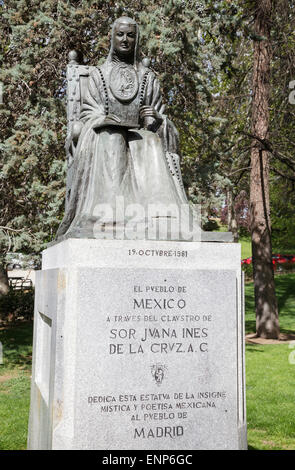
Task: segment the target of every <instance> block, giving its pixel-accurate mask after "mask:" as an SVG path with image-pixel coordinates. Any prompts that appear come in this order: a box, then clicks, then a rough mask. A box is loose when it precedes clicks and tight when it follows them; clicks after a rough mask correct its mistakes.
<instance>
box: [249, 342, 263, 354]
mask: <svg viewBox="0 0 295 470" xmlns="http://www.w3.org/2000/svg"><path fill="white" fill-rule="evenodd" d="M264 351H265V350H264V349H263V348H260V347H259V346H258V347H257V345H255V344H250V343H247V353H248V352H255V353H256V352H259V353H263V352H264Z"/></svg>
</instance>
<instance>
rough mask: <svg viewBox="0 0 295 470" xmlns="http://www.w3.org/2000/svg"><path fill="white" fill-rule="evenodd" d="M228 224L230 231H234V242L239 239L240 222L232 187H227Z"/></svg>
mask: <svg viewBox="0 0 295 470" xmlns="http://www.w3.org/2000/svg"><path fill="white" fill-rule="evenodd" d="M226 198H227V225H228V231H229V232H232V234H233V239H234V243H238V241H239V231H238V222H237V217H236V211H235V206H234V200H233V192H232V190H231V188H227V196H226Z"/></svg>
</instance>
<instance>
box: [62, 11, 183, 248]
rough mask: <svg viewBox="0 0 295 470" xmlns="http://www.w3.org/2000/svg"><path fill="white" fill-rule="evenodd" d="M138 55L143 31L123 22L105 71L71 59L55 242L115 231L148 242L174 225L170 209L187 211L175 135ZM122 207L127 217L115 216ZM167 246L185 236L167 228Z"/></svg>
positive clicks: (124, 19)
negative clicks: (63, 194)
mask: <svg viewBox="0 0 295 470" xmlns="http://www.w3.org/2000/svg"><path fill="white" fill-rule="evenodd" d="M138 51H139V29H138V26H137V24H136V22H135V21H134V20H132V19H130V18H127V17H122V18H119V19H117V20H116V21H115V23H114V25H113V27H112V37H111V48H110V51H109V55H108V57H107V59H106V61H105V62H104V63H103V65H101V66H99V67H86V66H84V65H79V64H77V61H76V59H77V57H76V56H75V53H74V52H72V53H71V55H70V59H71V62H70V64H69V71H68V83H69V91H68V98H69V100H70V101H69V104H68V116H69V133H68V139H67V152H68V159H69V170H68V182H67V198H66V211H65V216H64V219H63V221H62V223H61V225H60V227H59V230H58V233H57V238H58V239H63V238H69V237H74V238H77V237H78V238H109V237H111V238H112V237H113V233H114V228H115V229H116V231H117V232H116V233H117V234H118V233H120V234H121V235H120V236H119V238H122V233H125V235H126V233H127V232H128V230H129V231H130V232H132V233H133V236H132V237H131V238H149V236H148V235H147V228H148V227H149V226H151V225H153V224H155V223H156V222H159V221H162V222H163V221H166V222H171V221H173V220H175V217H177V214H176V215H175V214H174V212H173V207H174V208H175V209H177V208H178V209H179V208H180V207H181V206H186V207H188V201H187V198H186V195H185V192H184V188H183V184H182V178H181V173H180V166H179V151H178V133H177V130H176V128H175V127H174V125H173V123H172V122H171V121H170V120H169V119H168V118H167V116H166V115H165V114H164V105H163V103H162V96H161V92H160V85H159V82H158V80H157V78H156V75H155V74H154V72H153V71H152V70H151V69H150V68H149V60H148V59H144V60H143V61H142V62H140V60H139V56H138ZM118 201H119V202H120V201H121V202H122V201H123V203H124V208H125V209H126V208H127V210H124V211H122V210H118V207H117V206H118ZM151 207H152V208H153V209H152V210H151V209H150V208H151ZM167 207H169V210H168V211H166V210H165V208H167ZM171 208H172V209H171ZM188 211H189V213H190V214H191V212H190V210H189V209H188ZM176 212H177V210H176ZM126 238H128V234H127V236H126ZM157 238H162V237H161V235H159V234H158V235H157ZM164 239H182V235H181V233H180V234H179V235H177V234H176V235H172V231H171V230H170V229H168V235H167V238H165V236H164Z"/></svg>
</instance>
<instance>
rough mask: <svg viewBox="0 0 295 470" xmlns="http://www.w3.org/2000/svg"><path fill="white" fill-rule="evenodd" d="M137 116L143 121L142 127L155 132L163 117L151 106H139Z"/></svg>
mask: <svg viewBox="0 0 295 470" xmlns="http://www.w3.org/2000/svg"><path fill="white" fill-rule="evenodd" d="M139 117H140V119H141V120H142V121H143V127H144V128H146V129H148V130H151V131H153V132H156V131H157V130H158V128H159V127H160V125H161V124H162V122H163V118H162V117H161V115H160V114H159V113H158V111H156V110H155V108H154V107H153V106H147V105H145V106H141V108H140V110H139Z"/></svg>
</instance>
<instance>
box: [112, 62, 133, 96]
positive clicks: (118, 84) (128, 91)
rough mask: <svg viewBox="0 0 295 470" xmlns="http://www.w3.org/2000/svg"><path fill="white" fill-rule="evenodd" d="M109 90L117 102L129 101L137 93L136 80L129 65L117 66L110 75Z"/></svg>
mask: <svg viewBox="0 0 295 470" xmlns="http://www.w3.org/2000/svg"><path fill="white" fill-rule="evenodd" d="M110 90H111V92H112V94H113V95H114V97H115V98H117V100H119V101H122V102H125V101H131V100H133V98H134V97H135V96H136V95H137V92H138V78H137V73H136V71H135V69H134V68H133V67H132V66H130V65H125V64H117V65H115V66H114V67H113V68H112V70H111V74H110Z"/></svg>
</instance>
